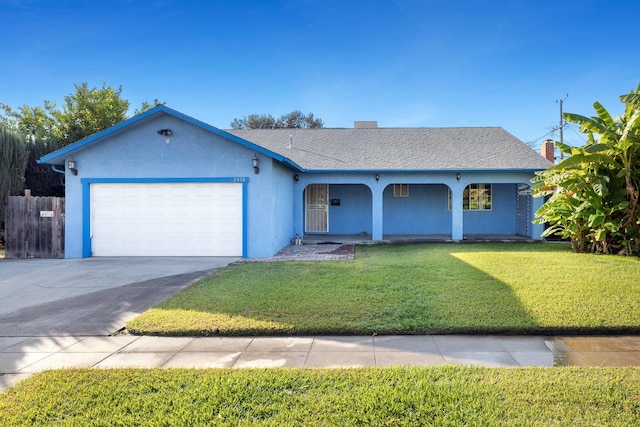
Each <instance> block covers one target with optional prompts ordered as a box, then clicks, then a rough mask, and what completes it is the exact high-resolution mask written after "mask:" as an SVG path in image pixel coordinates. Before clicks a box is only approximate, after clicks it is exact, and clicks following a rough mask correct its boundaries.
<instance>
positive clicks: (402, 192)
mask: <svg viewBox="0 0 640 427" xmlns="http://www.w3.org/2000/svg"><path fill="white" fill-rule="evenodd" d="M393 197H409V184H393Z"/></svg>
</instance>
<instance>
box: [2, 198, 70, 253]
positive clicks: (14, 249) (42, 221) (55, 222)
mask: <svg viewBox="0 0 640 427" xmlns="http://www.w3.org/2000/svg"><path fill="white" fill-rule="evenodd" d="M4 249H5V258H64V198H63V197H32V196H24V197H23V196H10V197H7V205H6V209H5V248H4Z"/></svg>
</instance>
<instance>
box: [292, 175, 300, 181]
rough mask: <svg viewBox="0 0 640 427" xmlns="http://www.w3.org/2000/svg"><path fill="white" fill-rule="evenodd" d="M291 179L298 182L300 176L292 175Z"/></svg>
mask: <svg viewBox="0 0 640 427" xmlns="http://www.w3.org/2000/svg"><path fill="white" fill-rule="evenodd" d="M293 179H294V180H295V181H296V182H298V181H300V175H298V174H295V175H293Z"/></svg>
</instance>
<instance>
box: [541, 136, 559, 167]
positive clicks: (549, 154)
mask: <svg viewBox="0 0 640 427" xmlns="http://www.w3.org/2000/svg"><path fill="white" fill-rule="evenodd" d="M555 150H556V146H555V144H554V143H553V141H552V140H550V139H546V140H545V141H544V142H543V143H542V146H541V147H540V154H542V157H544V158H545V159H547V160H549V161H550V162H551V163H555V161H556V155H555V152H556V151H555Z"/></svg>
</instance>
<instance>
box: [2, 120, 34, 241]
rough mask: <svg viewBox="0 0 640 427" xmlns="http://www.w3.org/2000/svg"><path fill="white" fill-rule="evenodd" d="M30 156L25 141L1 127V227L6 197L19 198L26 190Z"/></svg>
mask: <svg viewBox="0 0 640 427" xmlns="http://www.w3.org/2000/svg"><path fill="white" fill-rule="evenodd" d="M28 155H29V150H28V148H27V144H26V142H25V141H24V139H23V138H22V137H21V136H20V135H18V134H17V133H14V132H11V131H9V130H8V129H6V128H5V127H3V126H0V225H2V224H4V206H5V201H6V197H7V196H12V195H13V196H17V195H19V194H21V192H22V191H23V190H24V178H23V177H24V170H25V167H26V164H27V157H28ZM3 228H4V226H2V227H0V229H3Z"/></svg>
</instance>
